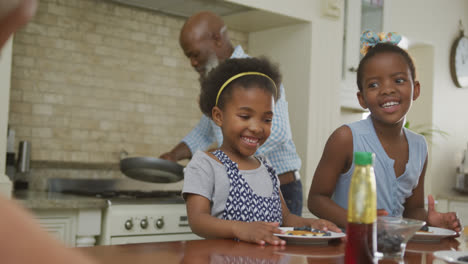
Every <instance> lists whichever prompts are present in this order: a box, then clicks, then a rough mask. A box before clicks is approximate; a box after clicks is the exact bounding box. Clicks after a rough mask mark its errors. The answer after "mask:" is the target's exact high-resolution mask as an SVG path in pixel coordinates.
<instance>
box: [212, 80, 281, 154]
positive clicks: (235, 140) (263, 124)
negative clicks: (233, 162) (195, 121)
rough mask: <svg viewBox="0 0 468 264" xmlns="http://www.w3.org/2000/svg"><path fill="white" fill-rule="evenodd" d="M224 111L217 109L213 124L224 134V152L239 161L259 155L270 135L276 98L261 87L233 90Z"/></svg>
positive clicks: (222, 148) (235, 88)
mask: <svg viewBox="0 0 468 264" xmlns="http://www.w3.org/2000/svg"><path fill="white" fill-rule="evenodd" d="M231 89H233V90H232V93H231V96H230V98H228V99H227V100H226V104H225V105H224V109H222V110H221V109H219V108H218V107H215V108H213V121H214V122H215V123H216V124H217V125H218V126H220V127H221V130H222V131H223V137H224V139H223V144H222V146H221V150H223V151H224V152H226V153H231V154H233V155H236V156H237V157H239V158H245V157H249V156H252V155H253V154H255V152H256V151H257V149H258V148H259V147H260V146H261V145H263V143H265V141H266V140H267V139H268V137H269V136H270V132H271V125H272V119H273V108H274V105H275V102H274V98H273V95H272V94H271V93H270V92H269V91H267V90H265V89H262V88H259V87H249V88H244V87H241V86H234V87H232V88H231Z"/></svg>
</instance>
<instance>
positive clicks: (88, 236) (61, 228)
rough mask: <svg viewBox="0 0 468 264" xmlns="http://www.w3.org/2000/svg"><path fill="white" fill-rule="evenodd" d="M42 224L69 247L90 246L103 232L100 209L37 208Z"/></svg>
mask: <svg viewBox="0 0 468 264" xmlns="http://www.w3.org/2000/svg"><path fill="white" fill-rule="evenodd" d="M34 214H35V216H36V219H37V220H38V221H39V223H40V225H41V226H42V227H43V228H44V229H45V230H47V231H48V232H49V233H50V234H52V235H53V236H55V237H56V238H58V239H59V240H61V241H62V242H64V243H65V244H66V245H67V246H69V247H75V246H76V247H88V246H94V245H95V244H96V237H97V236H99V235H100V234H101V210H100V209H79V210H62V209H42V210H40V209H35V210H34Z"/></svg>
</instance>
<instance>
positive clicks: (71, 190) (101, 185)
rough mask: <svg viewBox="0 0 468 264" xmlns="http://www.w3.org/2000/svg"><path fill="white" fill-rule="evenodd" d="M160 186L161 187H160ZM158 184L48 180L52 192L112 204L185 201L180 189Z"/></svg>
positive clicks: (93, 180) (114, 180)
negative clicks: (102, 200)
mask: <svg viewBox="0 0 468 264" xmlns="http://www.w3.org/2000/svg"><path fill="white" fill-rule="evenodd" d="M158 188H159V189H158ZM160 188H161V187H160V186H159V185H158V184H154V183H146V182H141V181H137V180H132V179H63V178H54V179H49V180H48V190H49V191H50V192H60V193H67V194H74V195H80V196H89V197H97V198H102V199H107V200H109V201H110V202H111V203H112V204H116V203H118V204H145V203H146V204H163V203H167V204H171V203H184V199H183V198H182V196H181V191H180V190H161V189H160Z"/></svg>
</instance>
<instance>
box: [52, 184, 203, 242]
mask: <svg viewBox="0 0 468 264" xmlns="http://www.w3.org/2000/svg"><path fill="white" fill-rule="evenodd" d="M48 187H49V191H53V192H61V193H68V194H74V195H80V196H92V197H97V198H102V199H106V200H107V204H108V206H107V208H105V209H104V210H103V216H102V222H101V236H100V237H99V239H98V244H99V245H121V244H133V243H148V242H167V241H179V240H194V239H201V238H200V237H198V236H196V235H195V234H193V233H192V230H191V229H190V226H189V224H188V217H187V211H186V207H185V201H184V199H183V198H182V196H181V191H180V190H179V191H175V190H158V188H159V189H160V188H161V185H160V184H154V183H147V182H142V181H137V180H133V179H111V180H108V179H98V180H94V179H51V180H49V185H48Z"/></svg>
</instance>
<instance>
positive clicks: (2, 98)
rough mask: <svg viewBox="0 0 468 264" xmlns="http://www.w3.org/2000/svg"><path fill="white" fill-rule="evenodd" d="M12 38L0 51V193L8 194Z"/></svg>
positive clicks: (9, 185) (9, 183) (9, 186)
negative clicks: (7, 157) (7, 170)
mask: <svg viewBox="0 0 468 264" xmlns="http://www.w3.org/2000/svg"><path fill="white" fill-rule="evenodd" d="M12 39H13V38H10V40H8V42H7V43H6V44H5V46H4V47H3V49H2V50H1V51H0V194H2V195H6V196H8V197H9V196H10V195H11V187H12V184H11V182H10V180H9V178H8V176H6V175H5V159H6V145H7V129H8V106H9V101H10V100H9V99H10V73H11V54H12Z"/></svg>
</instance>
